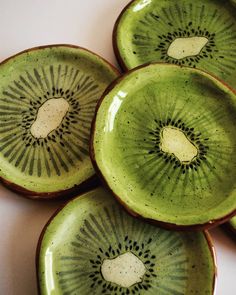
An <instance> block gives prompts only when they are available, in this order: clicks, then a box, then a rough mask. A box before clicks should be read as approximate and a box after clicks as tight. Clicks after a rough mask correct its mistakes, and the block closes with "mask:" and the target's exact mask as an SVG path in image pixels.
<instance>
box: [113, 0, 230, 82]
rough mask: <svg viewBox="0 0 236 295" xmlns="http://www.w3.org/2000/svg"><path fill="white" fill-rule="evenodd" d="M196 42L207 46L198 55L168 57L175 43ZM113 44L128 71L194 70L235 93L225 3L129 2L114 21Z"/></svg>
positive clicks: (212, 0)
mask: <svg viewBox="0 0 236 295" xmlns="http://www.w3.org/2000/svg"><path fill="white" fill-rule="evenodd" d="M196 36H197V37H201V38H206V41H207V43H206V44H205V46H203V47H202V49H201V50H200V51H199V52H198V54H196V55H195V54H193V55H192V54H190V55H189V56H188V57H185V58H180V59H177V58H172V57H171V55H170V56H169V55H168V54H167V52H168V49H169V48H170V46H171V44H172V43H173V42H174V40H176V39H177V38H191V37H196ZM114 43H115V44H114V45H115V49H116V50H117V52H116V53H117V56H118V58H119V60H120V62H121V64H122V65H123V66H124V67H125V68H127V69H131V68H134V67H136V66H138V65H141V64H144V63H147V62H151V61H156V62H157V61H158V62H159V61H161V62H168V63H173V64H179V65H185V66H190V67H197V68H199V69H202V70H206V71H209V72H210V73H212V74H214V75H216V76H218V77H220V78H221V79H223V80H224V81H226V82H227V83H228V84H229V85H231V86H232V87H234V88H235V83H236V81H235V76H236V59H235V52H236V9H235V5H234V4H232V2H231V1H229V0H227V1H225V0H207V1H206V0H198V1H191V0H179V1H175V0H169V1H166V0H136V1H132V3H131V4H130V5H128V6H127V8H126V9H125V10H124V11H123V13H122V15H121V17H120V18H119V20H118V23H117V27H116V29H115V31H114ZM195 45H196V44H195ZM185 49H186V48H184V47H182V48H179V50H183V51H185Z"/></svg>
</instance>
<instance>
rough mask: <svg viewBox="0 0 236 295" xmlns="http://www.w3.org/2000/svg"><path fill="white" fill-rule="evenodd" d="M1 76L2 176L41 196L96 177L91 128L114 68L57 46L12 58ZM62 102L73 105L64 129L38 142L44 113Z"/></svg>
mask: <svg viewBox="0 0 236 295" xmlns="http://www.w3.org/2000/svg"><path fill="white" fill-rule="evenodd" d="M0 76H1V81H0V114H1V116H0V177H2V178H3V179H5V180H6V181H8V182H10V183H13V184H16V185H18V186H20V187H22V188H23V189H26V190H29V191H32V192H35V194H37V193H54V192H58V191H64V190H67V189H71V188H73V187H74V186H75V185H79V184H80V183H82V182H84V181H86V180H87V179H88V178H90V177H91V176H92V175H94V170H93V168H92V164H91V161H90V158H89V155H88V142H89V136H90V125H91V121H92V118H93V115H94V109H95V106H96V103H97V101H98V99H99V98H100V96H101V94H102V93H103V91H104V89H105V88H106V87H107V85H108V84H110V82H111V81H113V80H114V79H115V78H116V77H117V72H116V71H115V70H114V68H112V66H110V65H109V64H108V63H107V62H105V61H104V60H103V59H102V58H100V57H98V56H97V55H95V54H93V53H91V52H89V51H87V50H85V49H82V48H78V47H73V46H69V45H68V46H67V45H58V46H56V45H55V46H48V47H40V48H35V49H32V50H28V51H26V52H23V53H20V54H19V55H16V56H13V57H12V58H10V59H8V60H7V61H5V62H3V63H2V64H0ZM58 98H60V99H61V100H63V101H64V103H65V102H66V104H67V105H68V110H67V111H66V114H65V113H63V114H62V116H63V117H62V120H61V122H60V124H59V125H58V127H57V128H55V129H54V130H51V132H50V133H49V134H48V136H46V137H45V138H40V137H39V138H37V137H34V136H33V134H32V133H31V130H32V129H31V127H32V125H33V124H34V123H35V121H37V116H38V113H39V109H40V108H41V107H42V106H43V105H44V106H45V105H46V102H47V101H49V100H50V99H54V101H56V100H57V99H58ZM58 101H59V100H58ZM53 108H54V105H52V106H51V109H50V108H49V109H48V114H47V116H48V117H49V116H50V115H51V113H52V111H53ZM42 109H43V108H42ZM54 115H55V114H54ZM52 121H53V119H52ZM42 123H45V122H43V121H38V122H37V124H38V126H40V124H42ZM46 124H47V122H46Z"/></svg>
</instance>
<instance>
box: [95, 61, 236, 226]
mask: <svg viewBox="0 0 236 295" xmlns="http://www.w3.org/2000/svg"><path fill="white" fill-rule="evenodd" d="M235 102H236V96H235V93H234V92H232V91H231V90H230V89H229V88H227V87H226V86H225V85H224V84H222V83H221V82H220V81H218V80H217V79H215V78H213V77H212V76H210V75H208V74H205V73H204V72H202V71H200V70H197V69H193V68H187V67H180V66H176V65H170V64H151V65H148V66H143V67H140V68H138V69H135V70H133V71H130V72H129V73H127V74H126V75H125V76H124V77H122V78H121V79H120V80H119V81H118V82H117V83H115V84H114V85H113V87H112V88H110V89H109V92H107V93H106V94H105V96H104V97H103V99H102V101H101V102H100V104H99V108H98V111H97V114H96V119H95V124H94V125H93V138H92V157H93V161H94V165H95V167H96V168H97V170H98V172H99V173H100V175H101V176H102V177H103V178H104V180H105V181H106V183H107V184H108V186H109V187H110V189H111V190H112V192H113V193H114V195H115V196H116V197H117V199H118V200H119V201H121V203H122V204H123V205H124V206H125V207H126V208H128V209H129V211H131V212H133V213H134V214H135V215H139V216H141V217H144V218H147V219H152V220H153V221H156V222H159V223H160V224H162V225H163V226H166V227H168V228H176V227H179V228H182V227H191V228H192V229H200V228H206V227H211V226H213V225H215V224H216V223H217V222H221V223H222V222H223V221H224V220H227V219H229V218H230V216H232V215H233V214H234V212H235V210H236V199H235V181H234V173H235V167H236V166H235V164H236V158H235V148H236V141H235V124H236V109H235ZM111 109H112V110H113V115H112V116H110V110H111ZM104 114H105V115H104ZM203 208H204V209H203Z"/></svg>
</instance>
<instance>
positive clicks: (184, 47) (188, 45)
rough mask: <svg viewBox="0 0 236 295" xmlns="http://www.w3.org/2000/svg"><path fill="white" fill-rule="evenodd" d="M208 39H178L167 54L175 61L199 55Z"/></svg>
mask: <svg viewBox="0 0 236 295" xmlns="http://www.w3.org/2000/svg"><path fill="white" fill-rule="evenodd" d="M207 42H208V39H207V38H206V37H188V38H176V39H175V40H174V41H173V42H172V43H171V44H170V46H169V48H168V50H167V54H168V55H169V56H170V57H172V58H175V59H182V58H185V57H189V56H196V55H198V54H199V53H200V52H201V50H202V49H203V47H204V46H205V45H206V44H207Z"/></svg>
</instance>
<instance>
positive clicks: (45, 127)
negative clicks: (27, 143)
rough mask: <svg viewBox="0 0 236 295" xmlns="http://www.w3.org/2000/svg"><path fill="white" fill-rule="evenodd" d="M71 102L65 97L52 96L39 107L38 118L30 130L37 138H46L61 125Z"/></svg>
mask: <svg viewBox="0 0 236 295" xmlns="http://www.w3.org/2000/svg"><path fill="white" fill-rule="evenodd" d="M69 106H70V105H69V103H68V102H67V101H66V100H65V99H64V98H63V97H60V98H51V99H49V100H47V101H46V102H45V103H44V104H42V105H41V107H40V108H39V109H38V114H37V117H36V120H35V121H34V123H33V124H32V125H31V128H30V131H31V134H32V135H33V136H34V137H35V138H46V137H47V136H48V134H49V133H50V132H52V131H53V130H55V129H56V128H57V127H59V126H60V124H61V122H62V120H63V118H64V116H65V115H66V113H67V112H68V110H69Z"/></svg>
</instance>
